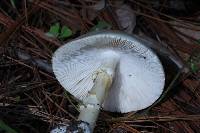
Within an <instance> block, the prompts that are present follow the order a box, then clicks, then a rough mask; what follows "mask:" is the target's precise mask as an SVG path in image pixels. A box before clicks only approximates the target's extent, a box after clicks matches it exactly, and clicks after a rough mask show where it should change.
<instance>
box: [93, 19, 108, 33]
mask: <svg viewBox="0 0 200 133" xmlns="http://www.w3.org/2000/svg"><path fill="white" fill-rule="evenodd" d="M111 28H112V25H111V24H109V23H107V22H105V21H98V23H97V25H95V26H94V27H92V28H91V31H99V30H103V29H111Z"/></svg>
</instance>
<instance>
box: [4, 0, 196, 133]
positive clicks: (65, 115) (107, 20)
mask: <svg viewBox="0 0 200 133" xmlns="http://www.w3.org/2000/svg"><path fill="white" fill-rule="evenodd" d="M170 1H172V3H173V0H169V1H167V0H164V1H162V2H160V1H159V0H153V1H151V2H150V1H148V0H124V1H123V0H121V1H116V0H105V1H104V0H99V1H98V0H43V1H39V0H1V1H0V132H6V133H45V132H49V131H50V130H51V129H52V128H53V127H54V126H55V125H57V124H58V123H60V122H62V123H67V122H69V121H72V120H76V118H77V116H78V114H79V111H78V109H77V108H78V102H77V100H76V99H74V97H73V96H71V95H70V94H69V93H67V92H66V91H64V89H63V88H62V87H61V85H60V84H59V83H58V81H57V80H56V78H55V76H54V74H53V72H52V68H51V58H52V54H53V52H54V51H55V50H56V49H57V48H58V47H60V46H61V45H63V44H65V43H67V42H68V41H70V40H72V39H75V38H77V37H78V36H80V35H83V34H85V33H88V32H90V31H96V30H102V29H109V30H120V31H124V32H127V33H129V34H137V35H138V36H141V37H144V38H151V39H152V40H154V41H155V42H156V43H158V45H159V46H158V50H159V48H161V47H164V48H167V49H168V50H169V51H170V55H169V56H176V57H178V59H179V61H181V63H182V65H181V67H180V66H179V67H178V69H177V68H175V67H172V68H169V67H168V66H165V67H166V69H168V71H169V73H170V71H171V72H172V73H173V74H172V75H173V77H171V78H170V81H169V83H168V84H166V87H165V92H164V94H163V96H162V99H160V100H159V102H158V103H157V104H155V105H154V106H152V107H150V108H148V109H145V110H142V111H139V112H130V113H127V114H117V113H110V112H106V111H101V113H100V117H99V119H98V121H97V126H96V128H95V132H99V133H103V132H106V133H107V132H109V133H115V132H116V133H118V132H119V133H129V132H131V133H139V132H141V133H147V132H148V133H150V132H157V133H160V132H163V133H165V132H166V133H167V132H177V133H197V132H199V129H200V73H199V67H200V53H199V52H200V40H199V39H200V12H199V9H197V8H198V6H197V7H196V3H195V2H196V1H194V2H192V1H190V2H189V4H188V1H187V0H185V1H182V2H180V1H179V0H175V2H177V3H175V4H170ZM104 2H105V3H104ZM184 2H185V3H184ZM180 3H181V5H182V6H180ZM176 4H177V5H179V6H176ZM188 5H189V6H191V8H188ZM197 5H198V4H197ZM186 7H187V8H186ZM173 69H176V70H173Z"/></svg>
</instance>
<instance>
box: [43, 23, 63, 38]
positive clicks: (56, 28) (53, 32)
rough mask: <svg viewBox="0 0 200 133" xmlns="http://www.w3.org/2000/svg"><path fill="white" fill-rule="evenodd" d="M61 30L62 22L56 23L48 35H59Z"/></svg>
mask: <svg viewBox="0 0 200 133" xmlns="http://www.w3.org/2000/svg"><path fill="white" fill-rule="evenodd" d="M59 30H60V24H59V23H56V24H54V25H52V26H51V27H50V30H49V32H48V33H47V34H46V35H47V36H49V37H58V35H59Z"/></svg>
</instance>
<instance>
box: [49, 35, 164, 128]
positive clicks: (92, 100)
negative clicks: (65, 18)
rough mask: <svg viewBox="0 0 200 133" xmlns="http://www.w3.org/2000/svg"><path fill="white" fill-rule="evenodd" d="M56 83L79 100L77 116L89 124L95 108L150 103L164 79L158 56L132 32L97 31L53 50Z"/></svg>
mask: <svg viewBox="0 0 200 133" xmlns="http://www.w3.org/2000/svg"><path fill="white" fill-rule="evenodd" d="M52 65H53V71H54V74H55V76H56V78H57V80H58V81H59V82H60V84H61V85H62V86H63V87H64V88H65V89H66V90H67V91H68V92H69V93H71V94H72V95H73V96H74V97H76V98H77V99H79V100H80V101H82V102H83V105H81V106H80V115H79V117H78V120H80V121H84V122H87V123H88V124H89V127H90V129H91V131H93V129H94V127H95V122H96V120H97V118H98V114H99V111H100V109H101V108H102V109H103V110H106V111H111V112H121V113H127V112H131V111H138V110H142V109H145V108H147V107H148V106H150V105H152V104H153V103H154V102H155V101H156V100H157V99H158V98H159V97H160V95H161V94H162V91H163V88H164V84H165V74H164V70H163V66H162V64H161V62H160V60H159V58H158V56H157V55H156V54H155V53H154V52H153V51H152V50H151V49H150V48H148V47H147V46H145V45H144V44H142V43H141V42H140V41H139V39H138V38H137V37H135V36H132V35H128V34H125V33H121V32H117V31H102V32H95V33H89V34H86V35H84V36H81V37H79V38H77V39H75V40H73V41H71V42H68V43H67V44H65V45H63V46H61V47H60V48H59V49H58V50H56V51H55V53H54V55H53V59H52Z"/></svg>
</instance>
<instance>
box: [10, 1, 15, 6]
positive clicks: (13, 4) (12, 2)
mask: <svg viewBox="0 0 200 133" xmlns="http://www.w3.org/2000/svg"><path fill="white" fill-rule="evenodd" d="M10 3H11V5H12V7H13V8H16V6H15V3H16V1H15V0H10Z"/></svg>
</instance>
